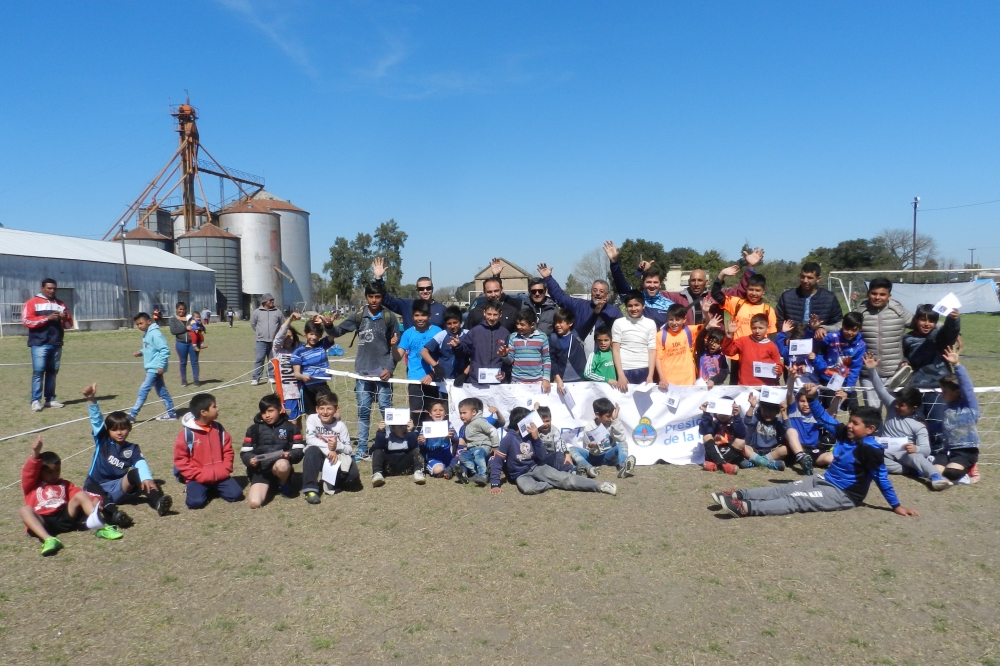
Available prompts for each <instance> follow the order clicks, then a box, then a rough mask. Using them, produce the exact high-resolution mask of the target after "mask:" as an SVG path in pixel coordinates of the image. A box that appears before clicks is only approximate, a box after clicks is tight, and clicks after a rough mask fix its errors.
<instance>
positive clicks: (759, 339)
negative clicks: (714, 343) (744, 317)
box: [722, 314, 783, 386]
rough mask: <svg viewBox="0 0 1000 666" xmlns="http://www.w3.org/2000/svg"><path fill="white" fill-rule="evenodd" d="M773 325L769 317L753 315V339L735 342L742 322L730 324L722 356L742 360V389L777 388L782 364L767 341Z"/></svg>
mask: <svg viewBox="0 0 1000 666" xmlns="http://www.w3.org/2000/svg"><path fill="white" fill-rule="evenodd" d="M770 325H771V324H770V320H769V319H768V317H767V315H763V314H758V315H754V316H753V317H752V318H751V319H750V335H749V336H747V337H742V338H736V337H735V335H736V334H737V332H738V330H739V327H740V325H739V322H736V321H731V322H729V335H728V336H726V339H725V340H723V342H722V353H724V354H725V355H726V356H730V357H733V356H737V357H739V359H740V362H739V364H738V365H737V366H736V370H737V373H738V374H737V376H738V378H739V384H740V385H741V386H762V385H767V386H777V385H778V378H779V377H781V371H782V368H783V364H782V362H781V354H780V353H779V352H778V347H777V345H775V344H774V343H773V342H771V341H770V340H769V339H768V337H767V331H768V328H769V326H770Z"/></svg>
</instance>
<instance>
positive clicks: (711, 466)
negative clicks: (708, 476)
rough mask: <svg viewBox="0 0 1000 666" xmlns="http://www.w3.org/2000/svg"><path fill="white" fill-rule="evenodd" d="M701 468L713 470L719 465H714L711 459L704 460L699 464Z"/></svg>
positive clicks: (707, 470)
mask: <svg viewBox="0 0 1000 666" xmlns="http://www.w3.org/2000/svg"><path fill="white" fill-rule="evenodd" d="M701 468H702V469H703V470H705V471H706V472H714V471H716V470H717V469H719V466H718V465H716V464H715V463H714V462H712V461H711V460H706V461H705V462H703V463H702V464H701Z"/></svg>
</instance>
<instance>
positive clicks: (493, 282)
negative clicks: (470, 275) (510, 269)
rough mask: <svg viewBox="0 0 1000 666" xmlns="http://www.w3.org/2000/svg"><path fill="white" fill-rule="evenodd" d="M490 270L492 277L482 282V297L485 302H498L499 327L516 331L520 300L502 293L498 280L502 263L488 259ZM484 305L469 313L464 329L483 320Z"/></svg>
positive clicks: (470, 327) (495, 259)
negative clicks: (483, 296) (484, 298)
mask: <svg viewBox="0 0 1000 666" xmlns="http://www.w3.org/2000/svg"><path fill="white" fill-rule="evenodd" d="M490 268H492V269H493V277H488V278H486V279H485V280H483V295H485V296H486V300H487V301H499V302H500V325H501V326H503V327H504V328H506V329H507V330H508V331H514V330H516V329H517V313H518V312H520V311H521V300H520V299H518V298H511V297H510V296H508V295H507V294H505V293H503V282H502V281H501V280H500V271H501V270H503V261H502V260H501V259H498V258H497V257H494V258H493V259H490ZM485 305H486V304H485V303H481V304H480V305H477V306H476V307H474V308H472V310H470V311H469V316H468V317H466V319H465V328H466V329H470V330H471V329H472V327H473V326H475V325H476V324H478V323H479V322H481V321H482V320H483V308H484V307H485Z"/></svg>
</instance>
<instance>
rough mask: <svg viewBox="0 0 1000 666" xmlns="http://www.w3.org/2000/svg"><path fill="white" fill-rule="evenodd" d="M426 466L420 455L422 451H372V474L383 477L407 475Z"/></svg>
mask: <svg viewBox="0 0 1000 666" xmlns="http://www.w3.org/2000/svg"><path fill="white" fill-rule="evenodd" d="M423 466H424V458H423V456H421V455H420V449H413V450H412V451H407V452H406V453H389V452H388V451H386V450H385V449H375V450H374V451H372V474H381V475H382V476H392V475H393V474H407V473H409V472H413V471H415V470H418V469H421V468H423Z"/></svg>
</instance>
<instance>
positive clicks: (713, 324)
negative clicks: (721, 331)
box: [705, 315, 722, 328]
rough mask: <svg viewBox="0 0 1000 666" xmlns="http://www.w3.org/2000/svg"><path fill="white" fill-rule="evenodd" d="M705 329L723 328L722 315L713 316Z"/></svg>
mask: <svg viewBox="0 0 1000 666" xmlns="http://www.w3.org/2000/svg"><path fill="white" fill-rule="evenodd" d="M705 328H722V315H712V316H711V317H709V319H708V323H707V324H705Z"/></svg>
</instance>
